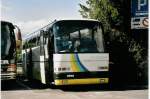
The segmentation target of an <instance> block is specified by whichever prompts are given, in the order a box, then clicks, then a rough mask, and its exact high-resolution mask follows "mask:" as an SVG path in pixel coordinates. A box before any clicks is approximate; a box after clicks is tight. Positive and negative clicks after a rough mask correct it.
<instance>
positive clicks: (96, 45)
mask: <svg viewBox="0 0 150 99" xmlns="http://www.w3.org/2000/svg"><path fill="white" fill-rule="evenodd" d="M54 29H55V42H56V45H55V47H56V52H58V53H63V52H66V53H73V52H78V53H97V52H104V46H103V37H102V36H103V35H102V30H101V28H100V26H99V24H98V22H91V21H83V22H82V21H62V22H61V21H60V22H58V23H57V24H56V25H55V26H54Z"/></svg>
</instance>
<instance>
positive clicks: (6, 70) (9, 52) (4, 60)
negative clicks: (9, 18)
mask: <svg viewBox="0 0 150 99" xmlns="http://www.w3.org/2000/svg"><path fill="white" fill-rule="evenodd" d="M14 29H15V27H14V25H13V24H12V23H10V22H6V21H1V80H13V79H16V68H17V67H16V39H15V32H14Z"/></svg>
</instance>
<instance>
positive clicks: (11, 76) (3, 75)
mask: <svg viewBox="0 0 150 99" xmlns="http://www.w3.org/2000/svg"><path fill="white" fill-rule="evenodd" d="M11 79H16V73H1V80H11Z"/></svg>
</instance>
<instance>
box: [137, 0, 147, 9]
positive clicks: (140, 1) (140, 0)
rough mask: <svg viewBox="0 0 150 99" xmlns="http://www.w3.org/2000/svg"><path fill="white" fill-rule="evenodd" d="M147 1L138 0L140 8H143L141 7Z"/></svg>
mask: <svg viewBox="0 0 150 99" xmlns="http://www.w3.org/2000/svg"><path fill="white" fill-rule="evenodd" d="M146 3H147V2H146V0H138V10H141V7H142V6H145V5H146Z"/></svg>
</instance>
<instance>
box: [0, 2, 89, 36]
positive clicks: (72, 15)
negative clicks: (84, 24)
mask: <svg viewBox="0 0 150 99" xmlns="http://www.w3.org/2000/svg"><path fill="white" fill-rule="evenodd" d="M85 1H86V0H1V5H0V8H1V19H2V20H5V21H9V22H12V23H13V24H15V25H18V26H19V27H20V29H21V31H22V35H23V36H24V35H26V34H27V33H31V32H34V31H35V30H37V29H39V28H41V27H43V26H45V25H47V24H48V23H50V22H52V21H54V20H55V19H81V18H82V16H81V15H80V13H79V9H80V7H79V3H81V4H85Z"/></svg>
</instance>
